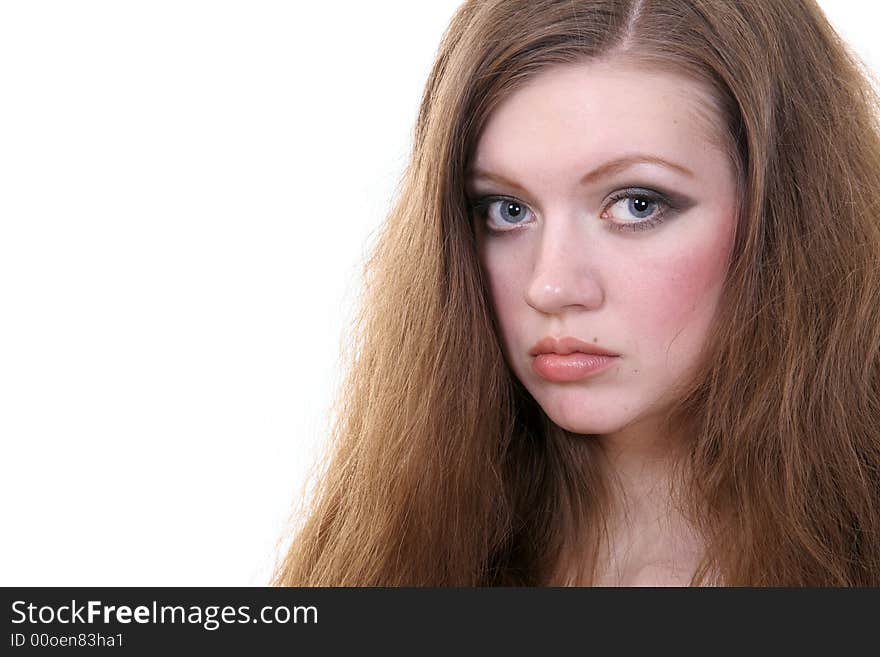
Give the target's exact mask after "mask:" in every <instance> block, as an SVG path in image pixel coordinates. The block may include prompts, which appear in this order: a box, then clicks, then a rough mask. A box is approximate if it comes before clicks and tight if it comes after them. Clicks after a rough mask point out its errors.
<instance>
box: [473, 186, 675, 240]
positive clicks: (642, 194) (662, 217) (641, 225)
mask: <svg viewBox="0 0 880 657" xmlns="http://www.w3.org/2000/svg"><path fill="white" fill-rule="evenodd" d="M623 199H641V200H644V201H648V202H649V203H653V204H655V205H657V206H658V207H659V208H660V210H659V211H658V212H657V213H655V215H654V216H652V217H651V218H650V219H643V220H642V221H633V222H628V223H618V222H615V221H608V223H609V224H610V226H611V228H612V229H613V230H616V231H621V232H622V231H631V232H635V231H642V230H650V229H651V228H654V227H656V226H659V225H660V224H662V223H663V222H664V221H666V219H667V215H668V214H669V213H670V212H671V211H673V210H675V206H674V205H673V204H672V202H671V201H669V200H668V199H666V198H665V197H664V196H663V195H662V194H659V193H658V192H654V191H652V190H649V189H640V188H631V189H623V190H621V191H619V192H615V193H614V194H612V196H611V198H610V199H608V203H607V204H606V205H605V207H604V208H603V210H602V212H603V214H604V212H605V211H606V210H608V209H609V208H610V207H612V206H613V205H614V204H615V203H617V202H618V201H621V200H623ZM499 201H507V202H511V203H516V204H517V205H521V206H522V207H525V208H528V211H529V212H532V209H531V208H529V206H528V205H526V204H525V203H522V202H521V201H519V200H518V199H516V198H514V197H512V196H503V195H498V194H496V195H491V196H484V197H482V198H478V199H477V200H476V201H475V202H474V203H473V204H472V205H471V211H472V212H476V214H477V216H479V217H484V215H485V214H486V213H485V211H486V210H487V209H488V208H489V207H490V206H491V205H492V204H494V203H498V202H499ZM533 214H534V213H533ZM510 225H511V226H519V225H520V224H510ZM488 230H489V232H491V233H509V232H511V231H513V230H515V228H510V229H507V230H497V229H495V228H488Z"/></svg>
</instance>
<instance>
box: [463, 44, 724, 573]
mask: <svg viewBox="0 0 880 657" xmlns="http://www.w3.org/2000/svg"><path fill="white" fill-rule="evenodd" d="M718 116H719V115H718V114H717V112H715V111H714V105H713V102H712V97H711V95H710V94H709V92H708V91H707V90H706V89H705V88H703V87H702V86H700V85H699V84H698V83H697V82H694V81H692V80H690V79H688V78H685V77H681V76H679V75H677V74H673V73H669V72H661V71H656V70H648V69H645V68H644V67H637V66H635V65H633V64H628V63H626V62H624V61H620V60H610V61H607V60H605V61H594V62H589V63H583V64H569V65H560V66H556V67H554V68H551V69H548V70H546V71H544V72H542V73H540V74H539V75H537V76H536V77H535V78H533V79H531V80H530V81H529V82H528V83H527V84H526V85H525V86H523V87H520V88H519V89H517V90H516V91H515V92H513V93H512V94H511V95H510V96H508V97H507V98H506V99H505V100H504V101H503V102H502V103H501V104H500V105H499V106H498V107H496V109H495V110H494V112H493V113H492V115H491V116H490V117H489V120H488V122H487V124H486V126H485V128H484V130H483V132H482V133H481V135H480V139H479V142H478V144H477V149H476V152H475V155H474V159H473V162H472V166H471V168H470V169H469V175H468V195H469V198H470V199H472V201H479V199H481V198H484V197H485V196H487V195H504V196H505V197H508V198H506V199H505V201H502V202H496V203H493V204H491V205H489V206H486V207H485V208H483V209H478V210H475V211H474V212H473V217H474V221H475V228H476V235H477V244H478V250H479V255H480V261H481V264H482V267H483V269H484V272H485V274H486V276H487V280H488V283H489V287H490V292H491V298H492V304H493V308H494V312H495V313H496V316H497V319H498V323H499V326H500V331H501V336H500V338H501V342H502V349H503V351H504V354H505V358H506V359H507V362H508V363H509V365H510V367H511V369H512V371H513V372H514V374H515V375H516V376H517V377H518V378H519V380H520V381H521V382H522V383H523V385H524V386H525V388H526V389H527V390H528V391H529V392H530V393H531V394H532V396H533V397H534V398H535V400H536V401H537V402H538V403H539V404H540V405H541V407H542V408H543V409H544V411H545V412H546V413H547V415H548V416H549V417H550V418H551V419H552V420H553V421H554V422H555V423H557V424H558V425H559V426H561V427H563V428H565V429H567V430H569V431H572V432H575V433H579V434H590V435H591V436H590V437H591V439H598V440H600V441H601V443H602V446H603V448H604V450H605V452H606V453H607V455H608V457H609V461H610V463H611V464H612V466H613V468H612V471H613V472H614V473H615V475H616V479H617V481H618V483H619V484H620V496H619V510H620V514H619V515H620V517H619V518H617V519H613V520H612V523H611V526H612V529H611V547H610V549H609V553H608V554H607V555H605V556H604V560H605V562H606V566H605V570H606V574H605V576H604V579H603V578H602V577H600V582H601V583H612V584H665V583H667V584H679V583H686V581H687V580H688V578H689V577H690V571H691V566H692V565H693V563H694V562H695V560H696V556H695V555H697V554H698V553H699V550H698V544H697V543H696V541H695V539H694V538H693V532H691V531H690V530H689V528H688V527H687V525H686V523H684V522H683V521H682V519H681V518H680V516H678V515H677V514H675V513H674V512H672V511H671V510H670V508H669V496H668V494H667V492H666V491H667V488H668V479H667V475H668V470H669V464H670V458H671V456H672V455H673V454H674V453H675V447H676V446H677V445H679V444H680V442H681V441H680V440H679V439H678V438H677V437H675V436H669V435H662V434H661V433H660V431H659V430H658V425H657V419H658V416H659V414H660V413H661V412H662V411H663V410H664V409H665V408H667V406H668V404H670V403H671V402H672V399H673V397H672V395H673V389H674V386H675V385H676V383H678V382H680V381H681V380H682V379H683V377H684V376H686V374H687V373H688V371H689V370H690V368H692V367H693V366H694V365H695V363H696V362H697V358H698V355H699V352H700V349H701V347H702V346H703V344H704V342H705V339H706V336H707V331H708V329H709V327H710V325H711V322H712V319H713V317H714V315H715V313H716V309H717V307H718V303H719V299H720V294H721V290H722V285H723V282H724V280H725V276H726V272H727V267H728V262H729V257H730V253H731V249H732V246H733V241H734V236H735V230H736V198H737V191H736V182H735V169H734V166H733V163H732V162H731V161H730V159H729V156H728V155H727V154H726V152H725V150H724V149H723V148H722V146H721V144H722V143H723V141H722V138H721V137H722V133H721V131H720V129H719V126H720V120H719V118H718ZM632 154H647V155H651V156H655V157H660V158H663V159H664V160H668V161H670V162H672V163H675V164H678V165H680V166H681V167H684V168H686V169H687V170H689V171H690V172H691V174H690V175H686V174H682V173H680V172H677V171H676V170H674V169H671V168H666V167H663V166H658V165H656V164H648V163H639V164H635V165H632V166H630V167H627V168H625V169H623V170H621V171H617V172H614V173H612V174H610V175H607V176H602V177H599V178H596V179H592V180H590V181H589V182H588V183H587V184H581V183H580V181H581V178H582V177H583V176H584V174H586V173H587V172H590V171H593V170H594V169H596V168H597V167H599V166H601V165H602V164H604V163H606V162H608V161H610V160H613V159H615V158H618V157H621V156H627V155H632ZM476 171H479V172H487V173H489V174H492V176H493V178H498V177H503V178H505V179H507V181H509V182H501V181H499V180H495V179H489V178H487V177H485V176H478V175H476V173H475V172H476ZM631 187H638V188H639V189H640V190H641V191H644V190H649V191H654V192H660V193H662V194H664V195H665V198H666V199H667V200H670V201H673V202H674V203H675V205H676V206H678V207H677V209H676V208H674V207H673V208H668V209H666V210H665V212H666V214H665V217H664V218H665V221H663V222H662V223H660V224H659V225H657V226H654V227H652V228H648V229H647V230H639V231H626V230H624V231H615V230H614V229H613V224H614V223H617V224H633V223H637V222H639V221H642V220H644V219H645V218H649V219H650V218H653V217H656V216H657V215H658V214H660V213H661V212H663V211H664V206H663V203H662V202H660V203H652V202H651V201H652V199H651V198H647V199H645V197H644V196H641V197H637V198H636V199H627V198H624V199H620V200H617V201H612V200H610V197H611V196H612V195H613V194H614V193H616V192H619V191H621V190H624V189H627V188H631ZM639 199H641V200H639ZM507 201H513V202H514V203H516V204H517V205H518V208H517V206H514V207H513V208H512V209H511V208H510V206H508V205H507ZM517 209H518V210H519V212H518V214H517ZM505 219H506V220H507V221H505ZM510 222H513V223H510ZM487 223H488V225H489V226H491V227H493V228H496V229H498V230H502V231H504V230H506V231H507V232H499V233H491V232H489V230H488V229H487ZM545 336H554V337H561V336H574V337H576V338H579V339H581V340H583V341H585V342H589V343H592V344H595V345H598V346H601V347H604V348H605V349H607V350H609V351H611V352H612V353H616V354H619V355H620V358H619V359H617V361H616V363H615V364H614V365H613V366H612V367H611V368H610V369H607V370H605V371H603V372H601V373H598V374H594V375H592V376H590V377H587V378H585V379H583V380H580V381H575V382H566V383H558V382H551V381H547V380H545V379H543V378H542V377H540V376H539V375H538V374H537V373H536V372H535V371H534V370H533V369H532V361H533V358H532V356H530V355H529V353H528V352H529V349H530V348H531V347H532V346H533V345H534V344H535V343H536V342H537V341H538V340H540V339H541V338H543V337H545ZM624 517H625V519H624Z"/></svg>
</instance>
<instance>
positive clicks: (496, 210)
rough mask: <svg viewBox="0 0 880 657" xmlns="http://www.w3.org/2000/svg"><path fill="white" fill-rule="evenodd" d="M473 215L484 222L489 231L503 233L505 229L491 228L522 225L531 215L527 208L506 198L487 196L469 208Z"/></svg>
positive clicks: (513, 199)
mask: <svg viewBox="0 0 880 657" xmlns="http://www.w3.org/2000/svg"><path fill="white" fill-rule="evenodd" d="M471 210H472V211H473V213H474V214H475V215H476V216H477V217H478V218H480V219H483V220H485V222H486V224H488V226H489V230H493V231H495V232H503V231H505V230H508V229H505V228H493V227H492V226H493V225H495V226H505V225H506V226H517V225H519V224H521V223H523V220H524V218H525V217H526V216H527V215H528V214H529V213H531V210H530V209H529V206H527V205H525V204H524V203H521V202H520V201H517V200H516V199H515V198H510V197H507V196H487V197H485V198H481V199H480V200H479V201H477V202H476V203H474V204H473V205H472V206H471Z"/></svg>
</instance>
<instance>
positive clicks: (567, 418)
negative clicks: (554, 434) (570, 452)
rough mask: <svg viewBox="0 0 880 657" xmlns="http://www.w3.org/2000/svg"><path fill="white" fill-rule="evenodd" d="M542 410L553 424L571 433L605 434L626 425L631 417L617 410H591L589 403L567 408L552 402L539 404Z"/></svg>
mask: <svg viewBox="0 0 880 657" xmlns="http://www.w3.org/2000/svg"><path fill="white" fill-rule="evenodd" d="M541 407H542V408H543V409H544V412H545V413H546V414H547V417H549V418H550V419H551V420H552V421H553V423H554V424H556V425H558V426H559V427H562V428H563V429H565V430H566V431H570V432H572V433H583V434H588V433H589V434H607V433H614V432H615V431H618V430H619V429H621V428H622V427H624V426H626V424H627V422H628V421H629V420H630V419H631V418H624V417H621V416H620V414H619V413H617V412H614V411H612V412H607V411H604V410H603V411H596V412H594V411H591V410H590V408H589V404H583V405H581V406H580V407H579V408H567V407H564V406H562V407H561V406H554V405H552V404H548V405H545V404H541Z"/></svg>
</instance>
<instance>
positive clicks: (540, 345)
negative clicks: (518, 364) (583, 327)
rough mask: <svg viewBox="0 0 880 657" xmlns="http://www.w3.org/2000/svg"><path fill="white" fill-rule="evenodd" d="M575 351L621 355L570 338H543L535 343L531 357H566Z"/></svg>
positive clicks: (530, 352) (602, 354) (530, 350)
mask: <svg viewBox="0 0 880 657" xmlns="http://www.w3.org/2000/svg"><path fill="white" fill-rule="evenodd" d="M575 351H580V352H582V353H585V354H599V355H601V356H618V355H619V354H615V353H612V352H610V351H608V350H607V349H603V348H602V347H600V346H598V345H595V344H589V343H588V342H584V341H583V340H578V339H577V338H573V337H570V336H566V337H564V338H554V337H551V336H547V337H546V338H542V339H541V340H539V341H538V342H537V343H535V346H534V347H532V348H531V349H529V355H530V356H538V355H539V354H560V355H563V356H564V355H566V354H570V353H573V352H575Z"/></svg>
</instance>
